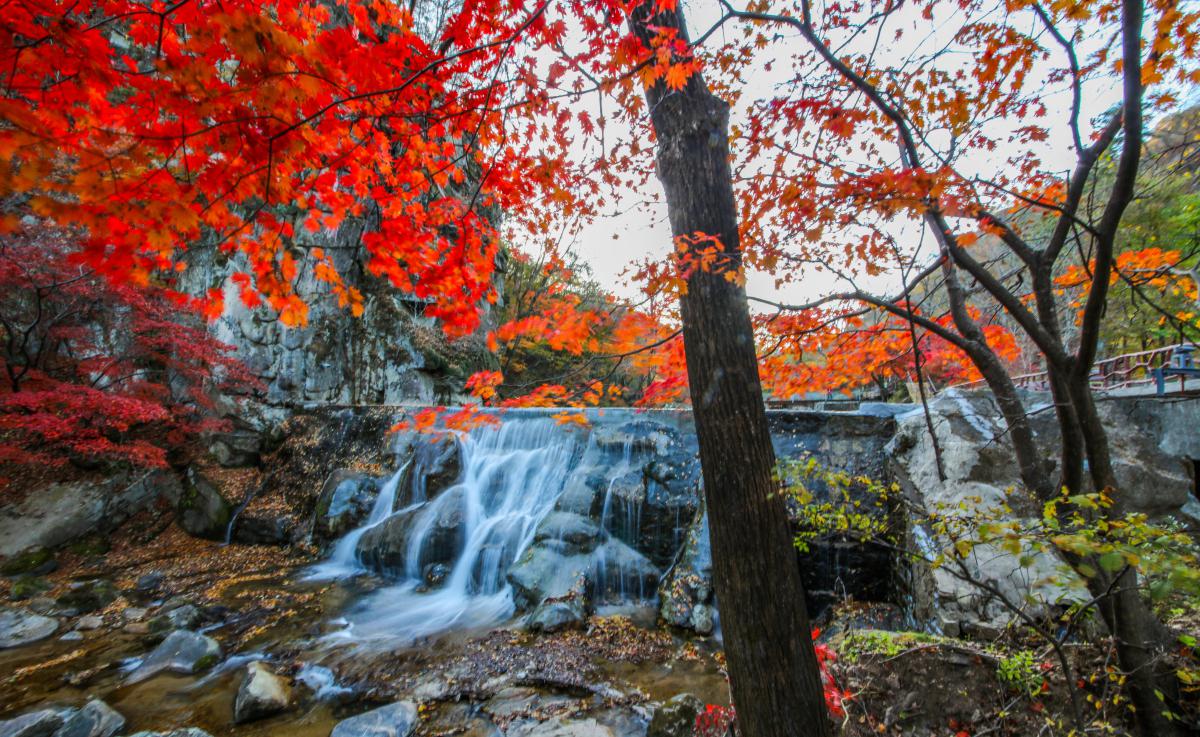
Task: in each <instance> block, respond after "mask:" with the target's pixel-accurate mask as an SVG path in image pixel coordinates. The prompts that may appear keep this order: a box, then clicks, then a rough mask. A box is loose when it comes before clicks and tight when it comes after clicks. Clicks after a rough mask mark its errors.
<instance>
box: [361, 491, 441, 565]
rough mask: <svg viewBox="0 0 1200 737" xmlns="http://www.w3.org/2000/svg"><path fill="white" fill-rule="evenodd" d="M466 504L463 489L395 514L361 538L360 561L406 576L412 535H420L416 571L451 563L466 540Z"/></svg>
mask: <svg viewBox="0 0 1200 737" xmlns="http://www.w3.org/2000/svg"><path fill="white" fill-rule="evenodd" d="M462 503H463V494H462V490H461V489H459V490H457V491H452V492H448V493H445V494H442V495H441V496H439V497H438V498H437V499H434V500H433V501H431V502H428V503H426V504H423V505H421V506H419V507H416V508H413V509H410V510H407V511H404V512H398V513H396V514H394V515H392V516H391V517H390V518H388V519H387V520H385V521H384V522H382V523H380V524H379V525H377V526H375V527H372V528H371V529H369V530H367V531H366V533H365V534H364V535H363V536H362V538H360V539H359V541H358V547H357V551H358V556H359V560H361V561H362V562H363V565H365V566H367V567H368V568H371V569H372V570H375V571H377V572H379V573H384V574H389V575H403V574H404V573H405V572H406V570H407V569H408V566H409V565H410V561H409V560H408V557H409V555H410V554H411V547H410V546H411V545H412V542H413V540H412V538H413V536H414V535H420V536H421V542H420V545H419V552H418V560H417V561H412V563H415V565H416V570H418V571H420V570H422V569H424V568H425V567H427V566H429V565H432V564H435V563H441V564H443V565H446V566H450V565H451V564H453V563H454V560H455V558H457V557H458V553H459V550H460V549H461V548H462V545H463V542H464V537H463V535H464V530H463V509H462Z"/></svg>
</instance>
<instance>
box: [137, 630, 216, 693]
mask: <svg viewBox="0 0 1200 737" xmlns="http://www.w3.org/2000/svg"><path fill="white" fill-rule="evenodd" d="M220 657H221V646H220V645H218V644H217V641H216V640H214V639H212V638H211V637H206V636H205V635H201V634H198V633H196V632H189V631H188V630H175V631H174V632H172V633H171V634H169V635H167V638H166V639H165V640H163V641H162V642H161V643H159V645H158V647H156V648H154V650H153V652H151V653H150V654H149V655H147V656H146V659H145V660H143V661H142V664H141V665H139V666H138V667H137V668H136V669H135V670H134V671H133V672H132V673H130V674H129V677H128V678H127V679H126V683H137V682H139V681H144V680H146V679H147V678H150V677H152V676H155V675H157V674H159V673H162V672H163V671H167V672H170V673H182V674H185V675H187V674H191V673H195V672H197V671H200V670H204V669H205V668H207V667H210V666H212V665H215V664H216V662H217V660H218V659H219V658H220Z"/></svg>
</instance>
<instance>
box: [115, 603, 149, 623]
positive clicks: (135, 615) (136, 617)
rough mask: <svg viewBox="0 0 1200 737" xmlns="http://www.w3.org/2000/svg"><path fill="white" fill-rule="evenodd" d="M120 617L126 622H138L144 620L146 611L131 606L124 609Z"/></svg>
mask: <svg viewBox="0 0 1200 737" xmlns="http://www.w3.org/2000/svg"><path fill="white" fill-rule="evenodd" d="M121 615H122V616H123V617H125V619H126V621H129V622H140V621H142V620H143V619H145V618H146V610H145V609H143V608H142V607H132V606H131V607H129V608H128V609H126V610H125V611H123V612H121Z"/></svg>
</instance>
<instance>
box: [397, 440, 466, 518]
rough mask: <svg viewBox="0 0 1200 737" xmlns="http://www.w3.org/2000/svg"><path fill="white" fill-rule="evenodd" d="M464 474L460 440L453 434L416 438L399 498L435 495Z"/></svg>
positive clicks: (409, 499)
mask: <svg viewBox="0 0 1200 737" xmlns="http://www.w3.org/2000/svg"><path fill="white" fill-rule="evenodd" d="M461 474H462V450H461V449H460V448H459V445H458V440H457V439H456V438H455V437H454V436H452V435H449V434H446V435H425V436H423V437H420V438H418V439H416V441H415V445H414V447H413V459H412V463H411V464H410V465H409V467H408V469H407V470H406V471H405V473H404V475H403V476H401V478H400V487H399V489H398V490H397V498H398V499H399V500H400V503H401V504H404V503H406V502H407V503H416V502H420V501H426V500H430V499H434V498H436V497H437V496H438V495H439V494H441V493H442V492H443V491H445V490H447V489H449V488H450V487H451V486H452V485H453V484H454V482H455V481H457V480H458V477H459V476H460V475H461ZM406 494H408V496H406Z"/></svg>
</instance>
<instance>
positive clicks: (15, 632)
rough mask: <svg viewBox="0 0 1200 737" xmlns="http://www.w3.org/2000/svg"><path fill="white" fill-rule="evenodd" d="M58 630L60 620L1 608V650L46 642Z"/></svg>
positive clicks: (19, 610)
mask: <svg viewBox="0 0 1200 737" xmlns="http://www.w3.org/2000/svg"><path fill="white" fill-rule="evenodd" d="M57 630H58V620H57V619H54V618H52V617H43V616H42V615H40V614H34V613H33V612H29V611H26V610H24V609H8V608H0V650H4V649H6V648H10V647H20V646H21V645H28V644H29V643H31V642H37V641H38V640H44V639H45V638H47V637H49V636H50V635H52V634H54V633H55V632H56V631H57Z"/></svg>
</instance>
